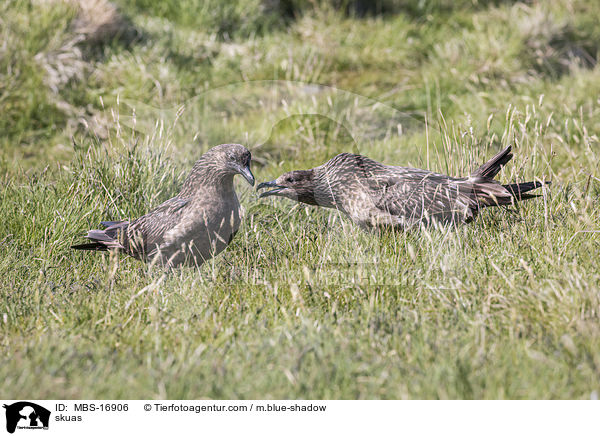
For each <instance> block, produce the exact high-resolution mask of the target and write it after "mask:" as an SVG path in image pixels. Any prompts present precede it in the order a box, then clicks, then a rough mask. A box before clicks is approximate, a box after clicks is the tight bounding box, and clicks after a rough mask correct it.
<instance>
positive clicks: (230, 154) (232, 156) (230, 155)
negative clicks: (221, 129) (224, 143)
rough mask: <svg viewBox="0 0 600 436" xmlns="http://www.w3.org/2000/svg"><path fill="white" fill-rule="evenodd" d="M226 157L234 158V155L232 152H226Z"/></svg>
mask: <svg viewBox="0 0 600 436" xmlns="http://www.w3.org/2000/svg"><path fill="white" fill-rule="evenodd" d="M227 159H229V160H235V156H234V155H233V153H232V152H229V153H227Z"/></svg>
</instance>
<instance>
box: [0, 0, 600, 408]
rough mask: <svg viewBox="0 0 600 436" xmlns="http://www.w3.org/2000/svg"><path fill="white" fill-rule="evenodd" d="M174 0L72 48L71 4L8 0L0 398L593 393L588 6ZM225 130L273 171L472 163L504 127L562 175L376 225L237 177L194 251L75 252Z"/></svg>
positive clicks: (515, 172) (593, 159)
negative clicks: (485, 202)
mask: <svg viewBox="0 0 600 436" xmlns="http://www.w3.org/2000/svg"><path fill="white" fill-rule="evenodd" d="M186 3H187V8H185V9H182V8H177V7H175V6H176V2H170V1H164V2H152V1H149V0H143V1H142V0H137V1H135V2H124V1H123V2H119V4H120V5H121V7H122V8H123V9H122V10H123V12H124V13H125V14H126V16H127V20H125V21H123V23H122V24H121V26H122V30H123V32H121V33H118V34H111V35H108V36H104V38H103V39H99V38H98V37H97V34H96V33H93V32H90V33H88V34H86V35H87V36H86V37H85V38H84V39H83V40H82V41H78V42H76V43H75V44H74V45H73V44H72V42H73V37H74V30H73V29H74V28H75V26H77V22H76V19H77V17H78V14H79V12H78V9H77V7H76V6H75V5H73V4H71V5H62V6H60V7H56V6H48V5H44V3H43V2H28V1H25V0H11V1H9V2H6V3H4V4H3V5H2V6H0V17H1V18H0V35H1V38H0V40H2V41H6V43H5V44H3V45H2V44H0V113H2V114H3V116H2V119H1V120H0V138H1V139H0V217H1V218H2V229H3V230H2V231H0V276H1V277H2V280H0V297H1V299H0V347H1V350H2V357H0V379H2V380H3V384H2V396H3V397H6V398H25V397H27V398H188V399H189V398H207V397H210V398H326V399H329V398H345V399H353V398H412V399H416V398H489V399H492V398H569V399H570V398H590V396H594V395H595V396H597V393H598V392H599V391H600V319H599V317H600V292H599V289H600V272H599V271H600V260H599V258H600V256H599V253H600V207H599V205H598V199H599V196H600V167H599V166H600V141H599V138H598V132H600V106H599V102H598V95H599V94H600V70H599V68H598V67H597V66H596V59H597V58H598V53H599V51H600V33H599V31H598V26H597V22H598V19H599V18H600V7H597V6H595V5H594V4H593V2H586V1H582V0H581V1H580V0H561V1H559V2H551V4H550V2H542V1H539V2H537V1H533V2H527V4H522V3H519V2H501V1H498V2H488V1H470V0H465V1H461V2H457V3H454V2H449V1H445V0H439V1H431V2H421V1H415V2H396V1H380V2H376V8H375V9H374V10H369V11H364V10H362V9H361V4H362V3H361V2H360V1H358V0H357V1H355V2H338V3H337V4H336V5H335V7H332V6H328V5H327V4H325V3H324V2H306V3H305V2H302V1H290V2H279V3H278V5H279V6H278V7H280V8H281V9H274V10H270V11H271V12H269V13H263V12H262V11H263V9H261V8H263V7H265V5H268V3H269V2H267V1H259V0H247V1H240V2H215V5H218V7H217V6H215V7H211V8H207V7H206V4H205V3H203V2H195V1H192V0H189V1H187V2H186ZM40 8H41V9H40ZM44 8H46V9H48V10H46V9H44ZM42 9H43V11H42ZM44 11H45V12H44ZM48 11H52V13H47V12H48ZM190 11H194V13H190ZM42 12H44V13H42ZM184 12H185V13H184ZM56 53H61V54H62V55H61V56H59V57H56V56H55V54H56ZM56 59H59V60H60V61H56ZM59 62H62V63H59ZM269 81H277V82H269ZM303 82H309V83H313V84H314V83H318V84H322V85H326V86H325V87H316V86H312V87H311V86H308V87H307V86H306V83H303ZM330 87H333V88H330ZM269 92H272V94H269ZM282 100H285V102H286V103H285V105H284V104H282V103H281V102H282ZM376 101H380V102H382V103H384V105H381V104H380V105H376V104H375V102H376ZM182 104H185V110H184V111H183V113H181V114H176V111H177V108H179V107H180V105H182ZM132 107H134V108H135V110H136V112H135V114H136V118H135V126H136V130H132V129H130V127H131V126H132V125H133V122H134V121H133V119H132V118H131V115H132ZM153 108H163V109H164V110H163V112H160V113H159V112H158V110H157V109H153ZM161 120H162V121H163V123H162V124H161V122H160V121H161ZM157 121H158V122H157ZM425 122H426V123H427V126H428V128H427V129H426V128H425ZM398 124H402V127H403V130H402V133H403V134H402V135H398V128H397V125H398ZM230 141H239V142H242V143H244V144H245V145H247V146H248V147H249V148H251V149H252V151H253V158H254V163H253V170H254V173H255V175H256V177H257V180H259V181H263V180H270V179H271V178H273V177H275V176H277V175H279V174H280V173H281V172H283V171H286V170H289V169H292V168H310V167H312V166H315V165H318V164H320V163H321V162H323V161H324V160H326V159H328V158H329V157H331V156H333V155H334V154H336V153H338V152H341V151H347V150H352V151H359V152H361V153H364V154H368V155H369V156H371V157H373V158H375V159H378V160H381V161H385V162H387V163H396V164H406V165H414V166H419V167H428V168H431V169H434V170H438V171H443V172H448V173H451V174H456V175H459V174H465V173H468V172H469V171H470V170H471V169H472V168H473V167H474V166H475V165H476V163H477V162H479V163H481V162H483V161H484V159H486V158H489V157H490V156H491V155H492V154H493V153H495V152H496V151H497V150H498V149H499V148H500V147H502V146H505V145H508V144H513V146H514V152H515V158H514V161H513V162H511V163H510V164H509V165H508V166H507V167H506V168H505V169H504V170H503V171H502V172H501V173H500V175H499V178H500V179H501V180H502V181H504V182H509V181H512V180H533V179H534V178H536V177H537V178H540V179H545V180H552V185H551V187H550V188H549V189H546V190H544V191H543V194H544V195H543V197H541V198H539V199H536V200H531V201H528V202H526V203H525V204H522V205H521V206H520V207H518V208H516V209H511V210H504V209H497V210H487V211H484V212H483V213H482V214H481V216H480V217H479V218H478V219H477V220H476V221H475V222H474V223H472V224H470V225H467V226H462V227H459V228H456V229H429V230H427V231H424V230H421V231H415V232H409V233H383V234H378V233H366V232H363V231H361V230H359V229H358V228H356V227H354V226H352V225H351V224H350V223H349V222H348V221H347V220H345V219H343V218H342V217H340V216H338V214H337V213H335V212H334V211H327V210H319V209H315V208H311V207H304V206H300V205H296V204H294V203H292V202H290V201H287V200H282V199H272V200H271V199H269V200H258V199H257V197H256V195H255V193H253V192H252V191H251V190H250V188H249V187H247V185H246V184H245V183H244V182H243V181H240V182H239V183H238V184H237V185H236V186H237V190H238V193H239V195H240V198H241V201H242V204H243V205H244V207H245V208H246V216H245V219H244V221H243V225H242V228H241V229H240V232H239V233H238V234H237V236H236V238H235V239H234V241H233V243H232V244H231V245H230V247H229V248H228V249H227V250H226V251H225V252H223V253H222V254H221V255H220V256H218V257H217V258H216V259H214V260H212V261H211V262H208V263H207V264H205V265H204V266H203V267H202V268H201V269H200V270H196V269H182V270H176V271H174V272H171V273H164V271H161V270H157V269H149V267H148V266H146V265H143V264H141V263H140V262H138V261H136V260H134V259H129V258H126V257H124V256H113V255H108V254H104V255H103V254H96V253H80V252H73V251H71V250H70V249H69V246H70V245H71V244H73V243H76V242H79V241H81V240H82V239H81V235H82V234H84V233H85V231H86V230H87V229H90V228H95V227H97V225H98V223H99V222H100V221H101V220H107V219H118V218H123V217H136V216H138V215H140V214H143V213H145V212H146V211H148V210H149V209H150V208H151V207H152V206H153V205H156V204H158V203H160V202H161V201H163V200H165V199H167V198H169V197H170V196H172V195H173V194H174V193H175V192H177V190H178V187H179V186H180V184H181V182H182V180H183V178H184V177H185V175H186V173H187V171H189V169H190V168H191V165H192V164H193V162H194V161H195V160H196V159H197V158H198V157H199V156H200V155H201V153H202V152H203V151H204V150H206V149H207V148H208V147H209V146H211V145H215V144H217V143H221V142H230ZM594 392H595V394H594Z"/></svg>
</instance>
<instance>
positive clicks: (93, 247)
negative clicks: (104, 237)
mask: <svg viewBox="0 0 600 436" xmlns="http://www.w3.org/2000/svg"><path fill="white" fill-rule="evenodd" d="M71 248H72V249H73V250H88V251H107V250H108V247H107V246H106V245H104V244H103V243H101V242H90V243H88V244H78V245H71Z"/></svg>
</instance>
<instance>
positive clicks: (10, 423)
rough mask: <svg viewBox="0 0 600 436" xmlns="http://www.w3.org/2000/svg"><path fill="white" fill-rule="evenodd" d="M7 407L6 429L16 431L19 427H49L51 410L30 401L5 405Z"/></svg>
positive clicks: (33, 428)
mask: <svg viewBox="0 0 600 436" xmlns="http://www.w3.org/2000/svg"><path fill="white" fill-rule="evenodd" d="M3 407H4V408H5V409H6V431H8V432H9V433H14V432H15V430H16V429H17V428H19V429H31V430H35V429H44V430H47V429H48V423H49V422H50V411H49V410H48V409H46V408H44V407H42V406H38V405H37V404H35V403H30V402H29V401H19V402H17V403H13V404H11V405H6V404H5V405H4V406H3Z"/></svg>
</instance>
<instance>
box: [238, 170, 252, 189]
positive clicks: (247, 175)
mask: <svg viewBox="0 0 600 436" xmlns="http://www.w3.org/2000/svg"><path fill="white" fill-rule="evenodd" d="M239 173H240V175H241V176H242V177H243V178H244V179H246V181H247V182H248V183H250V186H254V175H253V174H252V171H250V166H249V165H248V166H245V167H241V168H240V170H239Z"/></svg>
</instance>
